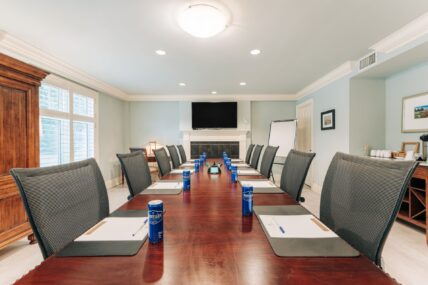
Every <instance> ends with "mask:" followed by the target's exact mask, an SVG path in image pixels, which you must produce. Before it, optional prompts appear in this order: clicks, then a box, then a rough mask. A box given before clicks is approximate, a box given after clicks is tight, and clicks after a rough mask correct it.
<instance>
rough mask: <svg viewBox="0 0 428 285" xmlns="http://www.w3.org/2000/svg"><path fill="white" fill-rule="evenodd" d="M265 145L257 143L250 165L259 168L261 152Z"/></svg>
mask: <svg viewBox="0 0 428 285" xmlns="http://www.w3.org/2000/svg"><path fill="white" fill-rule="evenodd" d="M262 149H263V145H256V146H255V147H254V151H253V157H252V158H251V163H250V166H251V167H252V168H254V169H257V166H258V165H259V159H260V154H261V153H262Z"/></svg>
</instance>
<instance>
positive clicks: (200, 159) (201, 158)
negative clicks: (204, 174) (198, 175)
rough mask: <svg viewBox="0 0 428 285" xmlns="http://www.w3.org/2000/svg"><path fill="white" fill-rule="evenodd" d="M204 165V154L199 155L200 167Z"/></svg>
mask: <svg viewBox="0 0 428 285" xmlns="http://www.w3.org/2000/svg"><path fill="white" fill-rule="evenodd" d="M203 166H204V157H203V156H202V155H200V156H199V168H202V167H203Z"/></svg>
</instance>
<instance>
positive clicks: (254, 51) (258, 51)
mask: <svg viewBox="0 0 428 285" xmlns="http://www.w3.org/2000/svg"><path fill="white" fill-rule="evenodd" d="M250 53H251V54H252V55H258V54H260V53H261V51H260V50H259V49H252V50H251V51H250Z"/></svg>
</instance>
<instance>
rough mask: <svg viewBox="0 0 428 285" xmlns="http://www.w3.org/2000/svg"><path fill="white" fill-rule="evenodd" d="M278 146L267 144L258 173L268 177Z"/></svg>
mask: <svg viewBox="0 0 428 285" xmlns="http://www.w3.org/2000/svg"><path fill="white" fill-rule="evenodd" d="M278 148H279V147H278V146H270V145H269V146H267V147H266V150H265V152H264V154H263V158H262V162H261V164H260V173H261V174H262V175H263V176H265V177H266V178H267V179H269V178H270V174H271V172H272V165H273V161H274V160H275V156H276V152H277V151H278Z"/></svg>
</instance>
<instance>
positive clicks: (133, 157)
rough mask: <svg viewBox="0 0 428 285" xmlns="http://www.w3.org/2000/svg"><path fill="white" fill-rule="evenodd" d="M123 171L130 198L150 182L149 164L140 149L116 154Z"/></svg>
mask: <svg viewBox="0 0 428 285" xmlns="http://www.w3.org/2000/svg"><path fill="white" fill-rule="evenodd" d="M116 156H117V158H118V159H119V161H120V165H121V166H122V169H123V172H124V173H125V178H126V182H127V184H128V189H129V194H130V198H132V197H134V196H135V195H137V194H139V193H140V192H141V191H143V190H144V189H146V188H147V187H149V186H150V185H151V184H152V177H151V175H150V168H149V164H148V163H147V160H146V157H145V156H144V153H143V152H142V151H134V152H131V153H126V154H116Z"/></svg>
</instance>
